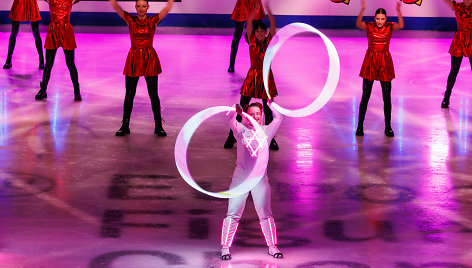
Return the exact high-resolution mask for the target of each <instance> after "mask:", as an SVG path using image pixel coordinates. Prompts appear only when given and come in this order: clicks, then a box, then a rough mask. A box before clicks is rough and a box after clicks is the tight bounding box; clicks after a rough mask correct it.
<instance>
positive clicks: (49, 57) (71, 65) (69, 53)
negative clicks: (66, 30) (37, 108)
mask: <svg viewBox="0 0 472 268" xmlns="http://www.w3.org/2000/svg"><path fill="white" fill-rule="evenodd" d="M56 52H57V48H56V49H46V66H45V68H44V72H43V84H44V85H46V86H47V84H48V83H49V79H50V78H51V70H52V66H54V60H55V59H56ZM64 55H65V57H66V64H67V68H68V69H69V73H70V78H71V80H72V84H74V90H75V89H76V88H78V85H79V74H78V73H77V67H75V53H74V50H66V49H64Z"/></svg>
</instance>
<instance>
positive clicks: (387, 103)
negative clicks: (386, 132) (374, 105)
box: [358, 79, 392, 128]
mask: <svg viewBox="0 0 472 268" xmlns="http://www.w3.org/2000/svg"><path fill="white" fill-rule="evenodd" d="M373 85H374V81H372V80H369V79H364V80H363V82H362V99H361V104H360V105H359V122H358V127H360V128H363V126H364V118H365V113H366V112H367V104H368V103H369V99H370V95H371V93H372V86H373ZM380 85H381V87H382V98H383V102H384V117H385V127H390V124H391V118H392V100H391V91H392V82H390V81H388V82H386V81H380Z"/></svg>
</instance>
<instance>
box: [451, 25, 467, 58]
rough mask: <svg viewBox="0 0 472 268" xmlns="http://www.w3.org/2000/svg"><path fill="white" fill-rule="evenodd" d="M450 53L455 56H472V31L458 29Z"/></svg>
mask: <svg viewBox="0 0 472 268" xmlns="http://www.w3.org/2000/svg"><path fill="white" fill-rule="evenodd" d="M449 54H451V56H453V57H468V58H470V57H472V32H471V31H457V32H456V33H455V34H454V39H452V44H451V48H450V49H449Z"/></svg>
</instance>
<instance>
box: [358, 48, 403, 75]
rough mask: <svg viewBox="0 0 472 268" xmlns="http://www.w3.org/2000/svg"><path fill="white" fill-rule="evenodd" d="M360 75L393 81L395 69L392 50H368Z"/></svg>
mask: <svg viewBox="0 0 472 268" xmlns="http://www.w3.org/2000/svg"><path fill="white" fill-rule="evenodd" d="M359 76H360V77H362V78H365V79H369V80H377V81H392V80H393V78H395V70H394V68H393V60H392V55H391V54H390V52H388V51H384V52H376V51H370V50H367V52H366V54H365V58H364V62H363V63H362V67H361V73H360V74H359Z"/></svg>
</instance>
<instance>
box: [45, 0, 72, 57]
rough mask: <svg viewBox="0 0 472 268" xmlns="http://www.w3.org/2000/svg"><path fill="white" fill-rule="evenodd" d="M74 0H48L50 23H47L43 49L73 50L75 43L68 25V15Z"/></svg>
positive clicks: (70, 26) (70, 27)
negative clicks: (60, 48)
mask: <svg viewBox="0 0 472 268" xmlns="http://www.w3.org/2000/svg"><path fill="white" fill-rule="evenodd" d="M73 1H74V0H49V1H48V3H49V11H50V13H51V23H49V27H48V33H47V35H46V42H45V43H44V48H46V49H57V48H59V47H62V48H64V49H65V50H74V49H76V48H77V44H76V43H75V36H74V29H73V28H72V25H71V24H70V13H71V12H72V4H73Z"/></svg>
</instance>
